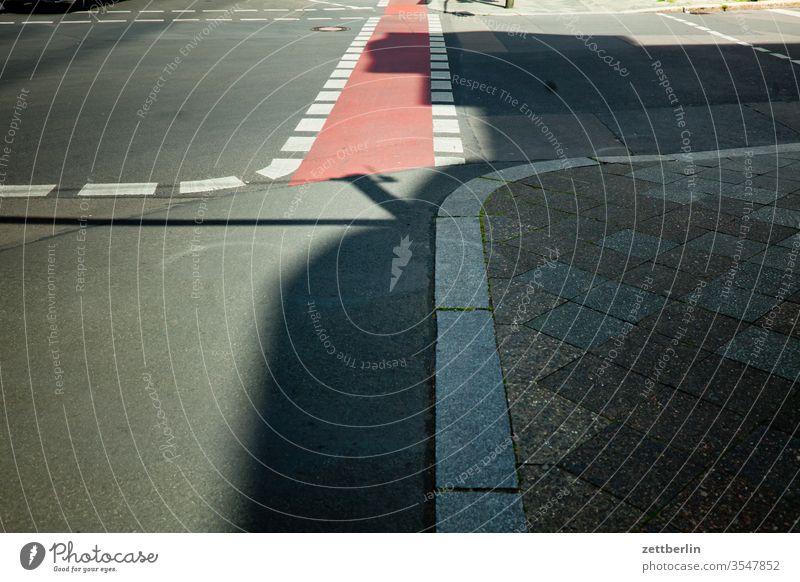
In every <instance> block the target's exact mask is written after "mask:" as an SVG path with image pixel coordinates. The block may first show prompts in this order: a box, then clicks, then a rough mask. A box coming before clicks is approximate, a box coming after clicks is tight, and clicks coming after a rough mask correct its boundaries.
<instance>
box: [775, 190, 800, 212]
mask: <svg viewBox="0 0 800 582" xmlns="http://www.w3.org/2000/svg"><path fill="white" fill-rule="evenodd" d="M776 206H780V207H781V208H789V209H790V210H800V190H797V191H794V192H792V193H790V194H787V195H786V196H783V197H782V198H780V199H779V200H778V202H776Z"/></svg>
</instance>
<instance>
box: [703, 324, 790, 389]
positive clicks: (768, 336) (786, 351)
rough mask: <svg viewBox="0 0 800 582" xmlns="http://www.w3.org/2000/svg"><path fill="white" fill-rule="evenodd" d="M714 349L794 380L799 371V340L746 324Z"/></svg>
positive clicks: (737, 359) (728, 356)
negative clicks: (725, 342)
mask: <svg viewBox="0 0 800 582" xmlns="http://www.w3.org/2000/svg"><path fill="white" fill-rule="evenodd" d="M717 353H719V354H721V355H723V356H725V357H726V358H730V359H732V360H736V361H738V362H743V363H748V362H749V363H750V365H751V366H754V367H756V368H758V369H760V370H764V371H767V372H770V373H772V374H777V375H779V376H781V377H783V378H786V379H788V380H792V381H794V380H795V379H796V378H797V376H798V374H800V340H797V339H795V338H792V337H788V336H785V335H781V334H778V333H774V332H771V331H766V330H763V329H761V328H759V327H749V328H747V329H746V330H745V331H743V332H742V333H740V334H738V335H736V337H734V338H733V339H732V340H731V341H730V342H729V343H728V344H726V345H724V346H722V347H721V348H719V349H718V350H717Z"/></svg>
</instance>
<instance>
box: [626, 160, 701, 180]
mask: <svg viewBox="0 0 800 582" xmlns="http://www.w3.org/2000/svg"><path fill="white" fill-rule="evenodd" d="M677 164H678V162H664V163H661V164H657V165H655V166H648V167H646V168H637V169H636V170H634V171H632V172H630V173H628V174H626V176H629V177H631V178H635V179H637V180H647V181H648V182H655V183H656V184H671V183H672V182H675V181H677V180H680V179H681V178H683V177H685V176H690V175H692V174H695V173H696V172H695V169H694V168H693V167H692V166H690V165H686V164H683V166H682V167H678V165H677ZM687 171H688V173H687Z"/></svg>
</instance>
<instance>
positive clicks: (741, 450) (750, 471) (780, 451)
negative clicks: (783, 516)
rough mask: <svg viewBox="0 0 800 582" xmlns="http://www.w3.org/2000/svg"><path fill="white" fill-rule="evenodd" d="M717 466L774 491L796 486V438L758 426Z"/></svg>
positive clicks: (799, 467) (799, 443)
mask: <svg viewBox="0 0 800 582" xmlns="http://www.w3.org/2000/svg"><path fill="white" fill-rule="evenodd" d="M717 466H718V467H719V468H720V469H721V470H723V471H726V472H728V473H730V474H732V475H738V476H739V477H741V478H743V479H747V480H748V481H749V482H750V483H752V484H754V485H758V484H761V483H764V485H766V486H767V487H769V488H770V489H772V490H774V491H783V490H784V489H785V488H786V487H789V486H796V480H797V477H798V475H800V438H798V437H793V436H792V435H790V434H787V433H784V432H781V431H779V430H774V429H772V428H769V427H766V426H762V427H759V428H757V429H755V430H754V431H753V432H752V433H751V434H750V435H749V436H748V437H747V438H746V439H744V440H743V442H741V443H740V444H739V445H738V446H737V447H736V448H734V449H733V450H731V451H730V452H729V453H727V454H726V455H724V456H723V457H722V458H721V459H720V460H719V462H718V463H717Z"/></svg>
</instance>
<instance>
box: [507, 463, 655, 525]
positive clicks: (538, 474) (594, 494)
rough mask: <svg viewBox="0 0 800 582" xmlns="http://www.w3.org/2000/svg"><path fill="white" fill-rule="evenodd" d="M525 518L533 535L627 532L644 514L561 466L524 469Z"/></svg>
mask: <svg viewBox="0 0 800 582" xmlns="http://www.w3.org/2000/svg"><path fill="white" fill-rule="evenodd" d="M520 476H521V479H522V498H523V503H524V505H525V516H526V519H527V522H528V529H529V531H531V532H584V533H585V532H624V531H629V530H631V529H634V528H636V527H637V524H639V523H640V521H642V520H643V514H642V511H641V510H639V509H636V508H634V507H632V506H630V505H626V504H625V503H622V502H621V501H620V500H619V499H616V498H615V497H614V496H612V495H609V494H608V493H606V492H605V491H602V490H600V489H599V488H597V487H595V486H594V485H592V484H591V483H588V482H587V481H583V480H582V479H578V478H577V477H575V476H574V475H572V474H570V473H568V472H567V471H564V470H562V469H559V468H558V467H548V466H532V465H526V466H523V467H520Z"/></svg>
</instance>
